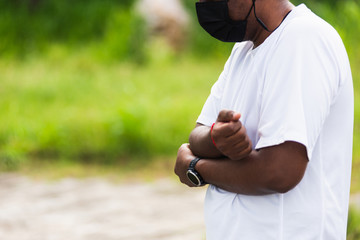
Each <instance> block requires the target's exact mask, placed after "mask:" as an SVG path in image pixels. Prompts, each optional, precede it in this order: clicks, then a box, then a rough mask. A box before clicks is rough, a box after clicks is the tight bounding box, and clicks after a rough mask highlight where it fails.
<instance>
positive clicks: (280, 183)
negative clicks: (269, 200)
mask: <svg viewBox="0 0 360 240" xmlns="http://www.w3.org/2000/svg"><path fill="white" fill-rule="evenodd" d="M304 173H305V168H303V169H296V171H291V170H290V171H289V170H287V171H286V170H283V171H281V170H280V171H279V170H277V171H274V172H272V174H271V176H269V180H268V189H269V190H270V191H272V192H274V193H287V192H289V191H290V190H292V189H293V188H295V187H296V186H297V185H298V184H299V183H300V182H301V180H302V178H303V176H304Z"/></svg>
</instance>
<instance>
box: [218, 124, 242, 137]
mask: <svg viewBox="0 0 360 240" xmlns="http://www.w3.org/2000/svg"><path fill="white" fill-rule="evenodd" d="M240 130H241V122H240V121H237V122H232V121H231V122H227V123H218V124H216V125H215V126H214V130H213V136H218V137H224V138H227V137H230V136H232V135H234V134H236V133H237V132H239V131H240Z"/></svg>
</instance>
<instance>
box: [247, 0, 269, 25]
mask: <svg viewBox="0 0 360 240" xmlns="http://www.w3.org/2000/svg"><path fill="white" fill-rule="evenodd" d="M251 8H254V15H255V18H256V20H257V21H258V23H259V24H260V25H261V26H262V27H263V28H264V29H265V30H266V31H268V32H270V31H269V29H268V28H267V27H266V25H265V23H263V21H261V20H260V18H258V17H257V16H256V11H255V0H253V6H252V7H251ZM250 11H251V9H250Z"/></svg>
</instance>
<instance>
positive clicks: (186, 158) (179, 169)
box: [174, 143, 195, 187]
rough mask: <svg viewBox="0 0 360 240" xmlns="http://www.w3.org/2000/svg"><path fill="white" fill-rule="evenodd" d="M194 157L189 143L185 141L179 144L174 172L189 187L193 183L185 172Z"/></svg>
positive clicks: (192, 185)
mask: <svg viewBox="0 0 360 240" xmlns="http://www.w3.org/2000/svg"><path fill="white" fill-rule="evenodd" d="M194 158H195V156H194V154H193V153H192V152H191V150H190V147H189V144H187V143H185V144H183V145H181V147H180V148H179V151H178V154H177V158H176V163H175V169H174V172H175V174H176V175H178V176H179V179H180V181H181V182H182V183H183V184H185V185H188V186H189V187H195V185H194V184H193V183H192V182H190V180H189V179H188V178H187V176H186V172H187V170H188V168H189V165H190V162H191V160H193V159H194Z"/></svg>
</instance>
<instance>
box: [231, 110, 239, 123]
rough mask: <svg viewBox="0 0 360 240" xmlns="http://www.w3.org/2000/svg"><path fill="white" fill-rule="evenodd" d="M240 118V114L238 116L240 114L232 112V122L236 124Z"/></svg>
mask: <svg viewBox="0 0 360 240" xmlns="http://www.w3.org/2000/svg"><path fill="white" fill-rule="evenodd" d="M240 118H241V114H240V113H238V112H234V114H233V116H232V119H231V121H233V122H237V121H239V120H240Z"/></svg>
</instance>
